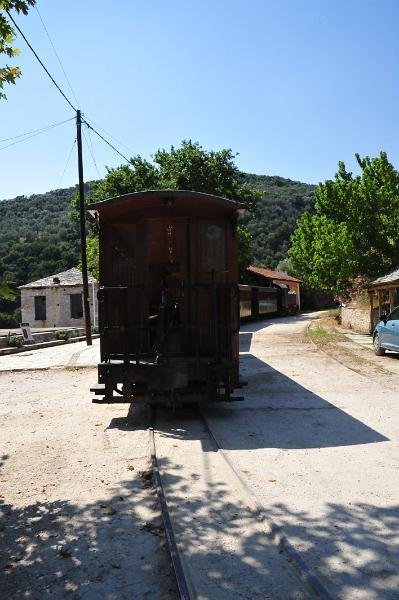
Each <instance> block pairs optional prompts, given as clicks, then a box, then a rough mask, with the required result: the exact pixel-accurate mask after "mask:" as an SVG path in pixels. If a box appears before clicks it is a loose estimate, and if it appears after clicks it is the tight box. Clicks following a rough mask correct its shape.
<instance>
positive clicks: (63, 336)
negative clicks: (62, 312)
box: [55, 329, 71, 342]
mask: <svg viewBox="0 0 399 600" xmlns="http://www.w3.org/2000/svg"><path fill="white" fill-rule="evenodd" d="M70 335H71V332H70V331H68V329H60V330H59V331H56V332H55V339H56V340H63V341H64V342H66V341H68V340H69V337H70Z"/></svg>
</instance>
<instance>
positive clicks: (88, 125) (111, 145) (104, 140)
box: [82, 119, 132, 163]
mask: <svg viewBox="0 0 399 600" xmlns="http://www.w3.org/2000/svg"><path fill="white" fill-rule="evenodd" d="M82 121H83V123H85V124H86V125H87V127H88V128H89V129H91V130H92V131H94V133H95V134H96V135H98V137H99V138H101V139H102V140H103V142H105V143H106V144H108V146H110V147H111V148H112V149H113V150H115V152H116V153H117V154H119V156H121V157H122V158H123V159H125V160H126V162H128V163H131V162H132V161H131V160H130V158H127V157H126V156H125V155H124V154H122V152H119V150H118V149H117V148H115V146H114V145H113V144H111V142H109V141H108V140H106V139H105V137H104V136H102V135H101V133H98V131H97V130H96V129H94V127H92V126H91V125H90V124H89V123H88V122H87V121H85V120H84V119H82Z"/></svg>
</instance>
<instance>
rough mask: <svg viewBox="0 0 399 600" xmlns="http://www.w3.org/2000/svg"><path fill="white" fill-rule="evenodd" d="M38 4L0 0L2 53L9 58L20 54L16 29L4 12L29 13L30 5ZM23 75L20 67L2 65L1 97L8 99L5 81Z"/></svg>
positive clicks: (0, 76) (0, 71)
mask: <svg viewBox="0 0 399 600" xmlns="http://www.w3.org/2000/svg"><path fill="white" fill-rule="evenodd" d="M35 4H36V0H0V11H1V12H0V54H5V55H6V56H8V57H9V58H12V57H13V56H17V55H18V54H19V50H18V48H15V47H14V46H13V42H14V40H15V30H14V28H13V27H12V25H10V21H9V20H8V19H7V17H6V16H5V15H4V14H3V11H4V12H5V13H6V14H7V13H9V12H10V11H15V12H16V13H23V14H24V15H27V14H28V10H29V8H30V7H32V6H34V5H35ZM20 76H21V70H20V69H19V67H10V66H8V65H6V66H5V67H0V99H6V95H5V93H4V92H3V91H2V90H3V87H4V84H5V83H15V81H16V79H17V78H18V77H20Z"/></svg>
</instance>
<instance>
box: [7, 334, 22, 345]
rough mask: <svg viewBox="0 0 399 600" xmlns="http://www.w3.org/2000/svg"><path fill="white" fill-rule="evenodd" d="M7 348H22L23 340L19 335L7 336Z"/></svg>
mask: <svg viewBox="0 0 399 600" xmlns="http://www.w3.org/2000/svg"><path fill="white" fill-rule="evenodd" d="M7 346H10V347H11V348H21V346H23V340H22V338H21V337H19V335H11V334H8V336H7Z"/></svg>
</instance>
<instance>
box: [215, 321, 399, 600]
mask: <svg viewBox="0 0 399 600" xmlns="http://www.w3.org/2000/svg"><path fill="white" fill-rule="evenodd" d="M311 318H312V316H311V315H307V316H304V315H302V316H300V317H291V318H286V319H283V320H278V321H277V320H275V321H273V320H270V321H268V322H266V323H263V324H251V325H247V326H245V327H244V328H243V330H242V331H241V336H240V337H241V346H242V355H241V359H242V369H241V371H242V376H243V377H244V378H246V379H247V380H248V382H249V386H248V388H247V390H246V394H245V396H246V400H245V402H242V403H237V404H234V405H231V406H227V407H226V406H224V405H219V406H215V407H214V408H209V409H208V411H207V414H208V418H209V420H210V423H211V427H212V430H213V432H214V433H215V437H216V438H217V440H218V442H219V443H220V445H221V446H222V447H223V448H224V450H225V451H226V452H228V454H229V457H230V458H231V460H232V461H234V463H235V465H236V466H237V468H238V469H239V470H240V471H241V474H242V475H243V477H244V478H245V479H246V482H247V484H248V485H249V487H250V488H251V490H252V491H253V492H255V494H256V495H257V496H258V497H259V498H261V500H262V501H263V503H264V505H265V506H266V507H267V510H268V514H269V518H270V520H271V521H273V522H275V523H277V524H278V525H281V526H282V527H283V530H284V532H285V534H286V535H287V537H288V539H289V541H290V542H291V543H292V544H293V546H294V547H295V548H296V549H297V550H299V551H300V552H301V554H302V556H303V558H304V559H305V560H306V562H307V563H308V565H309V566H310V567H312V568H313V569H314V570H315V571H316V573H317V574H318V576H319V578H320V579H321V581H322V582H323V584H324V585H325V586H326V587H327V589H328V590H329V591H330V593H331V595H332V597H334V598H344V599H345V600H349V599H350V600H352V599H360V598H361V599H367V600H374V599H375V600H377V599H381V598H384V599H385V598H389V599H394V598H395V599H398V598H399V477H398V476H399V403H398V398H397V394H394V392H393V390H394V389H395V387H396V389H397V385H398V381H399V376H398V375H394V376H392V377H391V378H390V379H389V380H388V379H385V378H384V376H383V375H381V376H380V377H379V378H377V379H376V380H374V381H373V380H371V379H369V378H367V377H365V376H362V375H359V374H358V373H356V372H354V371H351V370H349V369H347V368H346V367H345V366H344V365H342V364H340V363H338V362H336V361H335V360H333V359H330V358H328V357H327V356H326V355H324V354H323V353H322V352H320V350H318V349H317V348H315V347H314V346H313V345H312V344H310V343H309V342H308V341H306V338H305V336H304V331H305V329H306V327H307V325H308V322H309V320H310V319H311ZM376 377H377V376H376Z"/></svg>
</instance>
